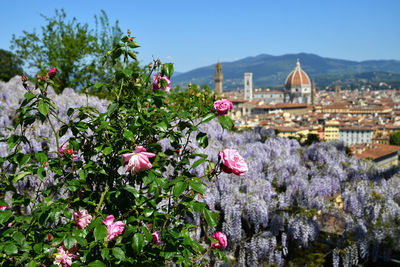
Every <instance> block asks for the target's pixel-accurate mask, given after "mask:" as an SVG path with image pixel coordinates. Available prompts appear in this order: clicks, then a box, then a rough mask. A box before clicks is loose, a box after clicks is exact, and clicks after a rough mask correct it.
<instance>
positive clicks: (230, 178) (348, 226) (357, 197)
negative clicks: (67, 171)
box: [0, 77, 400, 266]
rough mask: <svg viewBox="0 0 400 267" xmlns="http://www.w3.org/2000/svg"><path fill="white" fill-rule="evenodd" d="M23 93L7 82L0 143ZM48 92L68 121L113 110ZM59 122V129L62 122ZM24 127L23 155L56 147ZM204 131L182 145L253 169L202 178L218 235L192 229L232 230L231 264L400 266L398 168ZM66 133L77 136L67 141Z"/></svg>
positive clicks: (67, 93) (259, 136)
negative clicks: (232, 156)
mask: <svg viewBox="0 0 400 267" xmlns="http://www.w3.org/2000/svg"><path fill="white" fill-rule="evenodd" d="M24 93H26V90H25V88H24V87H23V85H22V82H21V78H20V77H15V78H13V79H11V80H10V81H9V82H8V83H2V84H0V106H1V110H2V112H0V135H1V136H0V137H1V138H5V137H8V135H9V134H10V129H9V128H10V127H12V126H13V124H14V121H15V118H14V117H13V116H15V111H16V109H17V108H18V107H19V104H20V101H21V100H22V99H23V95H24ZM48 95H49V96H51V98H52V99H53V100H54V102H55V103H56V105H57V107H58V115H59V117H60V119H61V120H63V121H68V120H69V119H70V118H69V117H68V115H67V111H68V109H69V108H70V107H80V106H86V105H87V104H88V103H90V106H93V107H95V108H96V109H97V110H99V111H100V112H104V111H105V109H106V106H107V101H105V100H101V99H98V98H97V97H92V96H86V95H83V94H78V93H76V92H75V91H74V90H73V89H65V90H64V91H63V94H62V95H56V94H55V93H54V91H53V90H52V89H51V88H49V89H48ZM55 124H56V125H55V128H57V129H58V128H60V126H61V122H57V121H55ZM20 131H21V130H20ZM25 131H26V133H27V135H28V137H29V138H30V141H31V145H30V146H28V145H26V146H24V147H22V152H23V153H24V152H28V151H34V152H37V151H41V150H43V149H44V148H45V147H46V146H47V147H53V148H54V147H57V146H56V143H55V142H56V141H55V139H45V138H42V137H43V136H52V135H51V133H50V126H49V125H48V124H47V123H40V122H36V123H34V124H33V126H31V128H30V129H25ZM198 132H204V133H207V136H208V146H207V147H206V148H203V147H202V146H199V145H198V142H196V135H197V133H198ZM198 132H194V133H192V134H191V136H190V138H189V140H181V142H182V144H186V145H187V146H188V148H190V149H191V150H192V151H193V152H195V153H198V154H207V155H208V156H209V159H210V160H211V161H212V162H214V163H215V164H216V163H218V162H220V159H219V158H218V154H219V152H221V151H222V150H223V149H225V148H231V149H236V150H237V151H240V154H241V156H242V157H243V158H244V159H245V161H246V163H247V165H248V171H247V172H246V173H245V174H244V175H234V174H226V173H221V174H219V176H218V179H217V180H211V181H208V180H205V182H206V183H207V189H206V193H205V195H204V201H205V203H206V204H207V205H208V206H209V207H210V208H211V209H213V210H215V211H217V212H218V214H219V216H218V222H219V223H218V225H217V227H216V228H214V229H207V228H205V227H198V228H197V230H196V233H195V235H196V238H197V239H198V240H200V241H201V239H202V238H204V237H205V236H210V234H211V233H214V232H215V231H221V232H223V233H225V234H226V235H227V237H228V246H227V248H226V251H227V253H228V255H229V261H230V263H231V264H232V265H239V266H259V265H261V264H275V265H277V266H283V265H284V264H285V263H288V262H293V263H302V262H301V259H299V257H298V255H297V254H298V253H299V251H302V253H303V252H304V251H307V250H308V251H310V252H311V250H312V248H314V247H315V246H319V247H318V249H319V252H321V253H323V254H322V255H323V256H322V258H323V259H322V260H324V261H325V262H329V263H332V264H333V266H340V265H343V266H351V265H356V264H358V263H359V262H367V261H373V262H375V261H396V260H400V254H399V252H400V242H399V240H400V235H399V234H400V223H399V219H400V207H399V203H400V176H399V173H398V172H397V169H396V168H389V169H387V168H386V169H383V168H378V167H376V166H375V165H374V164H373V163H371V162H366V161H360V160H357V159H355V158H353V157H347V156H346V155H345V151H344V147H343V145H342V144H341V143H332V142H321V143H314V144H312V145H310V146H308V147H301V146H300V145H299V143H298V142H297V141H296V140H290V139H285V138H281V137H277V136H275V135H274V133H273V131H270V130H266V129H256V130H253V131H244V132H229V131H227V130H226V129H223V128H222V127H221V126H220V124H219V123H218V121H217V120H216V119H215V120H212V121H210V122H209V123H207V124H202V125H200V126H199V131H198ZM69 137H71V133H67V134H66V135H64V136H63V137H62V139H61V142H60V143H61V144H63V143H65V142H66V140H68V138H69ZM158 143H159V144H160V145H161V146H162V148H163V151H164V152H165V151H167V150H173V151H175V149H174V148H173V147H172V146H171V144H170V143H169V139H163V140H159V141H158ZM7 150H8V147H7V144H5V143H0V156H4V155H6V154H7ZM54 152H55V151H54ZM78 156H79V155H78ZM196 160H197V159H192V162H191V163H192V164H193V163H194V162H195V161H196ZM165 168H166V171H165V173H164V175H165V176H167V178H171V177H168V176H172V175H173V173H174V171H173V168H172V166H165ZM208 168H209V164H208V163H207V162H204V163H203V164H200V165H199V166H197V167H196V168H194V169H193V170H192V172H193V173H194V174H196V175H197V176H199V177H201V176H204V174H205V173H206V172H207V171H208V170H207V169H208ZM35 179H37V178H35V177H32V176H30V175H28V176H26V177H25V178H24V179H22V180H20V181H19V182H18V183H19V184H20V187H19V188H20V190H21V191H23V190H26V188H31V189H32V190H33V191H35V190H37V188H35ZM49 181H51V177H49ZM27 212H29V210H28V211H27ZM192 223H194V224H197V225H198V226H200V224H201V223H202V219H201V218H200V216H198V217H195V218H194V220H193V222H192ZM396 256H397V257H396Z"/></svg>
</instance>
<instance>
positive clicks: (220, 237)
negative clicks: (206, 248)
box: [211, 232, 228, 249]
mask: <svg viewBox="0 0 400 267" xmlns="http://www.w3.org/2000/svg"><path fill="white" fill-rule="evenodd" d="M211 237H212V238H213V239H215V240H216V241H217V243H211V247H212V248H221V249H224V248H226V246H227V245H228V240H227V238H226V235H225V234H224V233H221V232H216V233H215V234H213V235H212V236H211Z"/></svg>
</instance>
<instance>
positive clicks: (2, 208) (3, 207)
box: [0, 206, 8, 210]
mask: <svg viewBox="0 0 400 267" xmlns="http://www.w3.org/2000/svg"><path fill="white" fill-rule="evenodd" d="M7 208H8V207H7V206H0V210H6V209H7Z"/></svg>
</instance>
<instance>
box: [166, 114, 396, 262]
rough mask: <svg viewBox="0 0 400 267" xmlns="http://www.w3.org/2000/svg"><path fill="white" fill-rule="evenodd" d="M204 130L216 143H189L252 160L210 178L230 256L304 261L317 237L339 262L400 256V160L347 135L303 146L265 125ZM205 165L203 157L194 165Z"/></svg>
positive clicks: (199, 170) (326, 256) (326, 254)
mask: <svg viewBox="0 0 400 267" xmlns="http://www.w3.org/2000/svg"><path fill="white" fill-rule="evenodd" d="M199 131H201V132H205V133H207V135H208V139H209V145H208V147H207V148H202V147H200V146H198V145H197V142H196V140H195V138H194V137H195V134H194V135H193V138H192V139H191V140H189V144H190V145H191V146H192V149H193V150H195V151H196V152H197V153H204V154H207V155H210V158H211V160H212V161H214V162H215V163H217V162H218V157H217V156H216V155H217V154H218V151H221V150H222V149H224V148H227V147H229V148H234V149H237V150H238V151H240V153H241V155H242V156H243V158H244V159H245V161H246V162H247V164H248V169H249V171H248V172H247V173H246V174H244V175H241V176H237V175H234V174H226V173H221V174H220V175H219V177H218V179H217V180H216V181H207V183H208V186H207V192H206V194H205V202H206V203H207V205H208V206H209V207H210V208H212V209H214V210H216V211H218V212H219V225H218V227H217V230H221V231H222V232H224V233H226V234H227V236H228V241H229V242H228V243H229V245H228V252H229V259H230V261H231V264H239V266H259V265H261V264H262V263H267V264H276V265H277V266H283V265H284V264H285V260H286V263H287V262H292V263H295V264H296V263H297V264H301V263H302V261H301V260H302V259H299V258H298V257H296V253H297V252H298V251H302V253H306V252H305V251H307V250H308V251H309V253H312V252H313V251H312V247H313V246H315V244H322V245H323V248H319V251H320V252H321V253H323V254H322V255H323V256H322V258H323V259H322V260H323V261H325V262H331V263H332V264H333V265H334V266H339V263H341V265H343V266H351V265H356V264H357V263H358V262H368V261H371V262H376V261H392V262H397V260H400V258H399V256H400V254H399V250H400V243H399V241H398V240H399V237H400V236H399V234H400V232H399V231H400V226H399V225H400V224H399V219H400V207H399V203H400V202H399V201H400V176H399V172H398V168H396V167H392V168H378V167H377V166H376V165H374V163H372V162H368V161H363V160H358V159H356V158H354V157H348V156H346V154H345V150H344V146H343V144H342V143H340V142H320V143H314V144H312V145H311V146H308V147H301V146H300V145H299V143H298V142H297V141H296V140H291V139H286V138H282V137H277V136H275V135H274V133H273V132H272V131H268V130H265V129H256V130H253V131H244V132H229V131H227V130H225V129H223V128H222V127H221V126H220V124H219V123H218V121H217V120H213V121H211V122H210V123H208V124H207V125H203V126H201V127H200V129H199ZM263 140H265V141H263ZM161 143H162V146H163V148H164V150H167V149H171V148H170V145H169V142H168V140H162V141H161ZM206 170H207V164H202V165H200V166H198V167H196V168H195V169H194V170H193V171H194V172H195V174H196V175H198V176H202V175H203V174H204V172H206ZM213 230H214V229H212V230H210V232H212V231H213ZM207 234H208V233H204V235H205V236H206V235H207ZM198 236H200V234H199V233H198ZM396 256H397V258H396Z"/></svg>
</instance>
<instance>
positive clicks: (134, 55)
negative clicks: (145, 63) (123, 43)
mask: <svg viewBox="0 0 400 267" xmlns="http://www.w3.org/2000/svg"><path fill="white" fill-rule="evenodd" d="M128 55H129V56H130V57H131V58H132V59H134V60H137V57H136V54H135V53H134V52H133V51H131V50H129V51H128Z"/></svg>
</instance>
